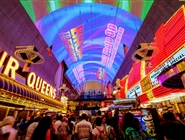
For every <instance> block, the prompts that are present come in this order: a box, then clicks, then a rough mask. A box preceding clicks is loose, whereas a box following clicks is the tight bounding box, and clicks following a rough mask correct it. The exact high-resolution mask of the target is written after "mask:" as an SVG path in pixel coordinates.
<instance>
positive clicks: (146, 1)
mask: <svg viewBox="0 0 185 140" xmlns="http://www.w3.org/2000/svg"><path fill="white" fill-rule="evenodd" d="M153 2H154V0H143V7H142V15H141V20H142V21H144V19H145V17H146V15H147V14H148V11H149V10H150V8H151V6H152V4H153Z"/></svg>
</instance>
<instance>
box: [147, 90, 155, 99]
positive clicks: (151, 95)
mask: <svg viewBox="0 0 185 140" xmlns="http://www.w3.org/2000/svg"><path fill="white" fill-rule="evenodd" d="M146 95H147V97H148V99H149V100H150V101H151V100H153V99H154V98H155V97H154V94H153V92H152V91H148V92H147V93H146Z"/></svg>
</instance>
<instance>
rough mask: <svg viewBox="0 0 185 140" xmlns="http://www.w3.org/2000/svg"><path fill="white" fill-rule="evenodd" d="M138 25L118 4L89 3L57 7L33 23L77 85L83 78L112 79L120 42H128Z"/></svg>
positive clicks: (118, 62)
mask: <svg viewBox="0 0 185 140" xmlns="http://www.w3.org/2000/svg"><path fill="white" fill-rule="evenodd" d="M141 24H142V21H141V20H140V19H138V18H137V17H135V16H134V15H132V14H131V13H129V12H127V11H124V10H122V9H119V8H118V7H114V6H110V5H105V4H98V3H91V4H76V5H71V6H67V7H63V8H61V9H58V10H56V11H54V12H52V13H50V14H48V15H47V16H45V17H43V18H42V19H41V20H39V21H38V22H37V23H36V26H37V28H38V29H39V31H40V33H41V34H42V36H43V38H44V39H45V40H46V42H47V44H48V45H49V46H50V45H52V46H53V50H52V51H53V53H54V55H55V57H56V58H57V60H58V61H59V62H61V61H63V60H64V61H65V62H66V64H67V66H68V68H69V70H68V71H67V73H66V74H67V76H68V77H69V79H70V80H71V82H72V83H73V84H74V85H75V86H76V87H78V86H79V85H80V84H81V83H84V81H101V82H102V83H104V82H105V83H107V82H108V81H112V80H113V79H114V76H115V75H116V73H117V71H118V69H119V68H120V65H121V63H122V62H123V59H124V54H123V44H125V45H127V46H130V45H131V44H132V42H133V40H134V38H135V36H136V34H137V32H138V30H139V28H140V26H141ZM97 75H100V78H99V79H98V78H97ZM102 75H104V76H102ZM79 76H80V77H79ZM78 77H79V78H78ZM102 77H103V78H104V79H103V80H101V79H102ZM75 79H76V80H75Z"/></svg>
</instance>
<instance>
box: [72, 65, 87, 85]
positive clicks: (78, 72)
mask: <svg viewBox="0 0 185 140" xmlns="http://www.w3.org/2000/svg"><path fill="white" fill-rule="evenodd" d="M72 71H73V73H74V75H75V78H76V79H77V81H78V83H79V84H80V83H81V82H83V81H85V77H84V69H83V65H82V64H79V65H78V66H76V67H75V68H73V69H72Z"/></svg>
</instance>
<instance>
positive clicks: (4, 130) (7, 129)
mask: <svg viewBox="0 0 185 140" xmlns="http://www.w3.org/2000/svg"><path fill="white" fill-rule="evenodd" d="M1 129H2V133H3V134H5V133H8V132H10V135H9V137H8V140H16V138H17V132H18V131H17V130H16V129H15V128H13V127H12V126H11V125H6V126H3V127H2V128H1Z"/></svg>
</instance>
